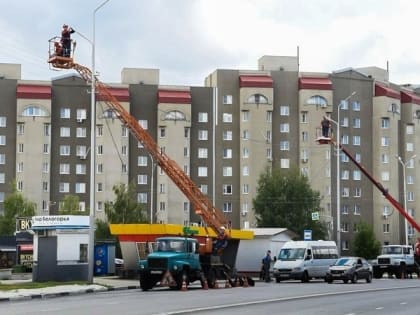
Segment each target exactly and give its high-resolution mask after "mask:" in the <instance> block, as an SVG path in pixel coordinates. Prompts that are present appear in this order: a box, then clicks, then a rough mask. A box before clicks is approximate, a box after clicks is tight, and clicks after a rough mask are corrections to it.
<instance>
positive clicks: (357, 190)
mask: <svg viewBox="0 0 420 315" xmlns="http://www.w3.org/2000/svg"><path fill="white" fill-rule="evenodd" d="M354 197H356V198H360V197H362V188H360V187H356V188H355V189H354Z"/></svg>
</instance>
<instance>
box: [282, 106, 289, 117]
mask: <svg viewBox="0 0 420 315" xmlns="http://www.w3.org/2000/svg"><path fill="white" fill-rule="evenodd" d="M289 114H290V108H289V106H280V116H289Z"/></svg>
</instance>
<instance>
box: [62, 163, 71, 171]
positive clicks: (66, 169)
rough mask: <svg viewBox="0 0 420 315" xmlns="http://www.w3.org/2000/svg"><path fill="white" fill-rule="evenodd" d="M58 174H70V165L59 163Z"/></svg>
mask: <svg viewBox="0 0 420 315" xmlns="http://www.w3.org/2000/svg"><path fill="white" fill-rule="evenodd" d="M60 174H70V164H68V163H61V164H60Z"/></svg>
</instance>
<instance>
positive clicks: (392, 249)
mask: <svg viewBox="0 0 420 315" xmlns="http://www.w3.org/2000/svg"><path fill="white" fill-rule="evenodd" d="M382 254H385V255H390V254H391V255H395V254H402V248H401V247H400V246H387V247H383V248H382Z"/></svg>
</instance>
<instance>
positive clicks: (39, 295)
mask: <svg viewBox="0 0 420 315" xmlns="http://www.w3.org/2000/svg"><path fill="white" fill-rule="evenodd" d="M133 289H140V286H137V285H131V286H127V287H106V286H103V287H102V288H101V289H97V290H94V289H86V290H81V291H73V292H57V293H44V294H43V293H37V294H31V295H23V296H16V297H8V298H0V303H1V302H16V301H29V300H45V299H50V298H57V297H63V296H72V295H81V294H90V293H97V292H108V291H122V290H133Z"/></svg>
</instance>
